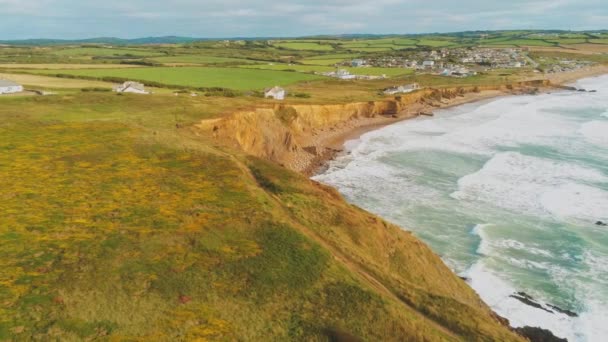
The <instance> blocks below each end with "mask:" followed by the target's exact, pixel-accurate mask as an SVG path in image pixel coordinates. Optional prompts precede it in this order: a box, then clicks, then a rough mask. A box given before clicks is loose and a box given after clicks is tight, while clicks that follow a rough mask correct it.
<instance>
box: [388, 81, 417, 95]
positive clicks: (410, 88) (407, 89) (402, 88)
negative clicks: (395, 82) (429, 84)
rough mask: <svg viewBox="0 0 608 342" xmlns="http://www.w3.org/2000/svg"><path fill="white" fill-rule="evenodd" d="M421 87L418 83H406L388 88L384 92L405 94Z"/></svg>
mask: <svg viewBox="0 0 608 342" xmlns="http://www.w3.org/2000/svg"><path fill="white" fill-rule="evenodd" d="M418 89H420V85H419V84H418V83H412V84H405V85H400V86H398V87H392V88H387V89H385V90H384V94H386V95H395V94H405V93H411V92H413V91H414V90H418Z"/></svg>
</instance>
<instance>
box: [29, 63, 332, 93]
mask: <svg viewBox="0 0 608 342" xmlns="http://www.w3.org/2000/svg"><path fill="white" fill-rule="evenodd" d="M37 72H40V73H44V74H52V75H56V74H67V75H74V76H87V77H95V78H103V77H119V78H123V79H133V80H140V81H150V82H157V83H161V84H164V85H169V86H170V85H174V86H186V87H205V88H211V87H220V88H228V89H234V90H255V89H263V88H266V87H272V86H274V85H283V86H286V85H289V84H292V83H296V82H300V81H310V80H315V79H319V78H322V77H321V76H316V75H307V74H303V73H293V72H283V71H275V70H261V69H247V68H211V67H209V68H206V67H154V68H135V69H104V70H52V71H46V70H45V71H37Z"/></svg>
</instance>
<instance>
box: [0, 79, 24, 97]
mask: <svg viewBox="0 0 608 342" xmlns="http://www.w3.org/2000/svg"><path fill="white" fill-rule="evenodd" d="M22 91H23V86H22V85H21V84H18V83H15V82H13V81H9V80H0V94H14V93H20V92H22Z"/></svg>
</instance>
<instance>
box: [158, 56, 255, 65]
mask: <svg viewBox="0 0 608 342" xmlns="http://www.w3.org/2000/svg"><path fill="white" fill-rule="evenodd" d="M150 60H152V61H154V62H158V63H186V64H234V63H240V64H245V63H258V62H256V61H251V60H247V59H243V58H230V57H216V56H202V55H182V56H166V57H154V58H151V59H150Z"/></svg>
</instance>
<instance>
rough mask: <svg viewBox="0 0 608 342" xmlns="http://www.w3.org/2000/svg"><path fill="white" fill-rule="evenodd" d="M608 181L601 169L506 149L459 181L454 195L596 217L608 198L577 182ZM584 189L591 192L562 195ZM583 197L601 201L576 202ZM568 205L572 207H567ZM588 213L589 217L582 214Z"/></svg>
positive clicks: (522, 208) (530, 209)
mask: <svg viewBox="0 0 608 342" xmlns="http://www.w3.org/2000/svg"><path fill="white" fill-rule="evenodd" d="M607 180H608V178H607V177H606V176H604V175H603V174H602V173H601V172H599V171H597V170H594V169H589V168H585V167H581V166H578V165H576V164H572V163H567V162H563V161H554V160H549V159H541V158H537V157H530V156H526V155H522V154H521V153H518V152H503V153H497V154H496V155H495V156H494V157H493V158H492V159H490V160H489V161H488V162H487V163H486V164H485V165H484V166H483V168H482V169H481V170H479V171H478V172H475V173H473V174H470V175H466V176H464V177H462V178H461V179H460V180H458V191H456V192H454V193H453V194H452V195H451V196H452V197H453V198H456V199H458V200H461V201H468V202H485V203H491V204H492V205H494V206H499V207H501V208H504V209H508V210H511V211H515V212H519V213H526V214H530V215H543V214H545V213H547V212H548V213H550V214H553V215H560V216H561V215H564V216H570V215H575V216H576V217H577V218H582V219H591V220H593V219H595V218H597V215H598V214H600V213H599V212H600V211H601V210H603V209H606V208H608V207H607V205H608V197H606V198H604V197H603V196H601V195H598V194H597V193H591V191H590V190H589V187H584V186H582V185H579V184H577V183H576V182H604V181H607ZM582 190H586V192H585V193H587V194H588V195H585V194H583V195H580V196H574V197H573V196H569V197H565V196H562V195H564V194H569V195H576V194H577V193H578V192H577V191H582ZM560 191H561V192H560ZM598 191H599V190H598ZM577 197H579V198H577ZM581 199H593V200H600V201H601V202H600V203H599V204H597V203H596V204H595V205H594V204H591V205H589V206H586V205H587V204H588V203H587V202H584V203H582V204H581V203H579V202H577V201H578V200H581ZM568 207H570V208H571V209H568V210H566V209H567V208H568ZM562 210H564V211H562ZM585 214H588V215H590V216H587V217H582V216H583V215H585Z"/></svg>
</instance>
